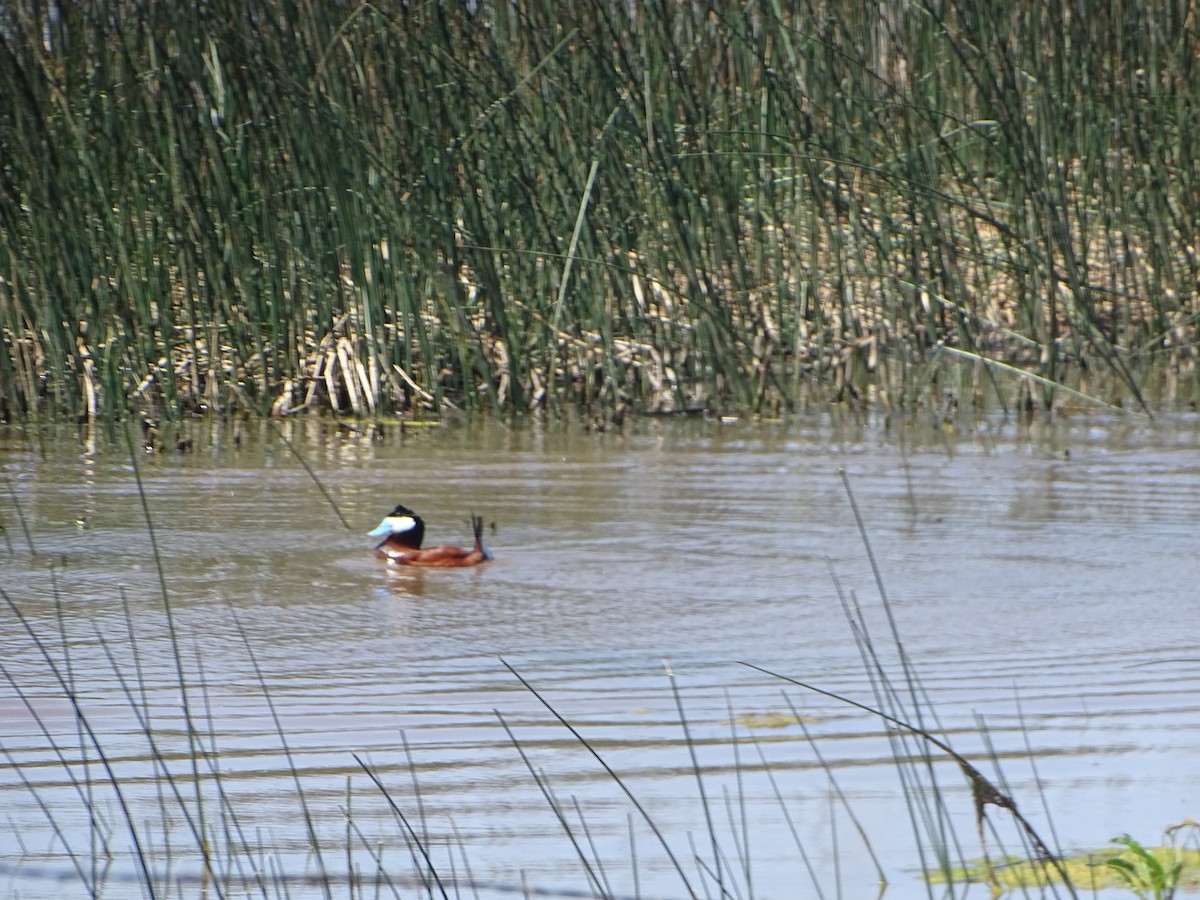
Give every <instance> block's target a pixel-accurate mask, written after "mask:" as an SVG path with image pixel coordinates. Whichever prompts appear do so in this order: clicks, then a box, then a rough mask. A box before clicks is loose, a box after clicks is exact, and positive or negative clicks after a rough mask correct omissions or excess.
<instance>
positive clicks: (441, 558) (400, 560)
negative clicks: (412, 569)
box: [368, 505, 492, 569]
mask: <svg viewBox="0 0 1200 900" xmlns="http://www.w3.org/2000/svg"><path fill="white" fill-rule="evenodd" d="M471 529H472V531H474V532H475V546H474V547H472V548H471V549H470V550H464V549H463V548H462V547H451V546H442V547H428V548H425V549H421V542H422V541H424V540H425V522H424V521H423V520H422V519H421V517H420V516H418V515H417V514H416V513H415V512H413V511H412V510H411V509H409V508H408V507H407V506H403V505H400V506H397V507H396V508H395V509H393V510H392V511H391V512H390V513H388V514H387V515H386V516H384V517H383V521H382V522H380V523H379V526H378V527H377V528H376V529H375V530H374V531H370V532H368V534H369V535H370V536H371V537H382V538H383V540H382V541H380V542H379V544H377V545H376V547H375V555H376V556H377V557H378V558H379V559H381V560H384V561H385V562H386V563H387V564H388V565H390V566H422V567H425V568H437V569H448V568H460V567H463V566H477V565H479V564H480V563H483V562H487V561H488V560H490V559H492V553H491V551H490V550H488V548H487V547H485V546H484V545H483V519H482V518H481V517H479V516H477V515H475V514H473V513H472V515H471Z"/></svg>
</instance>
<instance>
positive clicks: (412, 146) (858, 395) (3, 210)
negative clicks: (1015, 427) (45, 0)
mask: <svg viewBox="0 0 1200 900" xmlns="http://www.w3.org/2000/svg"><path fill="white" fill-rule="evenodd" d="M785 6H786V7H787V8H786V9H785V8H784V7H785ZM1195 29H1196V22H1195V18H1194V15H1193V11H1192V10H1191V8H1190V7H1188V6H1187V5H1184V4H1178V3H1167V2H1158V3H1151V4H1148V5H1146V4H1143V5H1137V4H1132V5H1131V4H1120V3H1118V4H1109V5H1106V6H1102V7H1098V8H1095V9H1089V10H1086V11H1085V10H1083V9H1082V8H1081V7H1079V6H1078V5H1075V4H1069V3H1063V2H1052V3H1049V4H1043V5H1039V6H1030V5H1029V4H1023V3H1017V2H1012V0H1005V2H1002V3H1000V4H995V3H983V2H979V0H951V2H933V0H916V2H913V3H909V4H899V5H895V4H892V5H889V4H884V5H878V4H877V5H874V6H872V5H863V4H854V3H847V2H833V3H820V4H814V3H802V4H796V5H781V4H778V3H775V2H771V0H755V2H749V3H742V4H734V3H717V4H699V5H698V4H688V3H683V4H671V3H645V2H640V0H639V2H631V3H623V2H614V0H583V2H579V3H570V4H558V3H544V2H533V3H521V4H506V3H493V2H490V0H472V2H468V3H461V4H459V3H455V4H449V3H430V4H401V3H392V2H390V0H385V2H382V3H373V4H368V3H363V2H347V3H338V4H306V3H296V2H294V0H251V2H248V3H233V2H229V0H214V2H209V3H196V4H182V5H181V4H168V5H162V4H153V3H138V2H135V0H99V2H95V3H88V4H74V5H67V6H62V5H54V4H50V5H43V4H33V3H15V4H9V5H8V6H6V8H5V10H4V11H3V12H0V83H2V84H3V88H4V89H3V90H2V91H0V328H2V334H3V340H2V341H0V406H2V411H3V413H4V414H5V415H6V416H8V417H10V418H18V417H24V416H29V415H32V414H42V413H46V414H51V415H54V416H69V417H76V416H78V417H90V418H111V417H119V416H122V415H124V414H125V413H126V412H128V411H131V410H132V411H137V412H142V413H149V414H153V415H165V416H168V417H170V416H177V415H182V414H189V413H191V412H194V411H202V410H223V409H231V408H237V407H243V408H246V409H249V410H255V411H258V412H262V413H265V412H268V411H272V412H274V413H275V414H277V415H284V414H288V413H292V412H295V411H297V410H301V409H311V408H332V409H333V410H335V411H338V412H340V413H347V414H349V413H353V414H357V415H362V416H369V415H376V414H380V413H385V412H391V411H396V410H401V411H403V410H411V409H417V410H432V411H442V410H445V409H448V408H452V407H459V408H471V409H489V410H528V409H533V408H543V407H553V406H560V405H572V406H583V407H585V408H590V409H595V410H602V411H605V412H608V413H615V412H618V411H621V410H624V409H627V408H628V409H632V410H635V411H648V412H671V411H680V410H687V409H732V410H740V411H760V412H764V413H773V412H777V411H785V410H789V409H793V408H796V407H798V406H803V405H805V404H806V403H808V402H810V401H812V400H813V399H830V398H832V399H836V400H847V401H853V402H879V403H885V404H894V405H912V404H915V403H918V402H927V401H930V400H931V399H932V400H936V401H937V402H949V403H950V404H951V406H953V405H954V404H956V403H959V402H961V403H981V402H985V401H986V402H989V403H1000V404H1003V405H1005V406H1009V405H1021V406H1024V407H1027V408H1033V407H1035V406H1039V405H1040V406H1051V405H1053V404H1054V402H1055V399H1056V398H1061V397H1064V396H1069V394H1065V393H1064V389H1065V388H1069V389H1071V390H1076V391H1080V392H1083V393H1085V394H1089V395H1092V396H1094V397H1096V398H1097V399H1100V400H1103V401H1104V402H1108V403H1111V404H1119V405H1124V406H1133V407H1140V406H1153V405H1155V404H1156V403H1158V402H1161V401H1189V400H1192V399H1194V398H1195V396H1196V393H1197V371H1196V358H1195V357H1196V343H1197V318H1198V313H1200V308H1198V307H1197V300H1196V285H1197V282H1198V280H1200V267H1198V266H1200V264H1198V262H1197V259H1196V254H1195V248H1194V246H1193V244H1194V236H1195V234H1196V233H1197V231H1198V224H1200V189H1198V188H1200V185H1198V183H1197V181H1198V179H1200V165H1198V159H1197V154H1196V149H1195V148H1196V147H1197V146H1200V143H1198V142H1197V140H1196V133H1197V128H1196V125H1197V108H1196V105H1197V98H1198V97H1200V84H1198V83H1197V78H1198V74H1197V68H1196V66H1195V59H1194V54H1193V52H1192V48H1193V47H1194V44H1195V40H1194V39H1195Z"/></svg>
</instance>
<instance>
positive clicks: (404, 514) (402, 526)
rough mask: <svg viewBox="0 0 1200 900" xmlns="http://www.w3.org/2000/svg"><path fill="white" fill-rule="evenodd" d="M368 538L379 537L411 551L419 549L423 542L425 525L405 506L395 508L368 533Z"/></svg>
mask: <svg viewBox="0 0 1200 900" xmlns="http://www.w3.org/2000/svg"><path fill="white" fill-rule="evenodd" d="M367 534H368V535H369V536H370V537H381V538H383V539H384V541H391V542H392V543H395V544H403V545H404V546H405V547H411V548H412V549H413V550H420V549H421V541H423V540H425V523H424V522H422V521H421V517H420V516H418V515H417V514H416V513H415V512H413V511H412V510H411V509H409V508H408V507H407V506H403V505H401V506H397V507H396V508H395V509H393V510H392V511H391V512H390V513H388V514H387V515H386V516H384V517H383V521H382V522H380V523H379V525H378V527H376V528H375V529H374V530H373V531H368V532H367Z"/></svg>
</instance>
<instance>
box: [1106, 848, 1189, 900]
mask: <svg viewBox="0 0 1200 900" xmlns="http://www.w3.org/2000/svg"><path fill="white" fill-rule="evenodd" d="M1113 843H1114V844H1120V845H1121V846H1122V847H1124V848H1125V852H1124V853H1123V854H1121V855H1120V856H1112V857H1109V858H1108V859H1106V860H1105V861H1104V864H1105V865H1106V866H1108V868H1109V869H1110V870H1112V872H1113V874H1114V875H1115V877H1116V880H1117V881H1118V882H1120V883H1121V884H1122V885H1123V886H1124V887H1127V888H1129V890H1131V891H1133V892H1134V893H1135V894H1137V895H1138V896H1139V897H1143V898H1147V900H1149V898H1153V900H1170V898H1172V897H1174V896H1175V888H1176V887H1177V886H1178V885H1179V876H1180V874H1181V873H1182V872H1183V857H1182V855H1181V852H1180V849H1179V848H1178V847H1175V846H1172V847H1162V848H1153V847H1145V846H1143V845H1142V844H1140V843H1138V842H1137V841H1135V840H1134V839H1133V838H1132V837H1130V836H1129V835H1127V834H1123V835H1121V836H1120V837H1115V838H1113Z"/></svg>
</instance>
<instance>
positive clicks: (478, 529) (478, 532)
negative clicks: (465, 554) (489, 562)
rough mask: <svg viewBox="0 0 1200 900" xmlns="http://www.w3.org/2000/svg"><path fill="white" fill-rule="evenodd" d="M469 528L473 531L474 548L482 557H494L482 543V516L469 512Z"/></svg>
mask: <svg viewBox="0 0 1200 900" xmlns="http://www.w3.org/2000/svg"><path fill="white" fill-rule="evenodd" d="M471 530H472V531H474V532H475V549H476V550H477V551H478V552H480V553H482V554H483V558H484V559H495V557H494V556H492V551H491V550H489V549H488V548H487V547H486V546H484V543H483V516H477V515H475V513H471Z"/></svg>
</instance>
